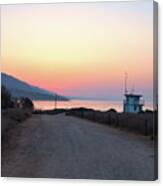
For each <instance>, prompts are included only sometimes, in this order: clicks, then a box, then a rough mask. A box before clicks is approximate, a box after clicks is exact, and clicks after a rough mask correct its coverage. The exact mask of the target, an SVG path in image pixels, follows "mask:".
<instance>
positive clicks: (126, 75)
mask: <svg viewBox="0 0 163 186" xmlns="http://www.w3.org/2000/svg"><path fill="white" fill-rule="evenodd" d="M127 79H128V74H127V72H125V87H124V92H125V94H127V93H128V91H127Z"/></svg>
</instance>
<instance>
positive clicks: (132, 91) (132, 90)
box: [131, 84, 135, 94]
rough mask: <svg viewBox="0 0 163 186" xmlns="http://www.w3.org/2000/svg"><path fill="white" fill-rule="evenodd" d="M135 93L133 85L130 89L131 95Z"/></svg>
mask: <svg viewBox="0 0 163 186" xmlns="http://www.w3.org/2000/svg"><path fill="white" fill-rule="evenodd" d="M134 92H135V85H134V84H133V85H132V89H131V94H133V93H134Z"/></svg>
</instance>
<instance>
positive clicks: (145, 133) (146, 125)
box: [144, 119, 148, 136]
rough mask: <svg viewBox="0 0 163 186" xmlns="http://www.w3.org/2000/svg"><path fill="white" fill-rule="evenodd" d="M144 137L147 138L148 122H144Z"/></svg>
mask: <svg viewBox="0 0 163 186" xmlns="http://www.w3.org/2000/svg"><path fill="white" fill-rule="evenodd" d="M144 135H145V136H148V120H147V119H146V120H145V131H144Z"/></svg>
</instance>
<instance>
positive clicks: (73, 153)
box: [1, 114, 154, 180]
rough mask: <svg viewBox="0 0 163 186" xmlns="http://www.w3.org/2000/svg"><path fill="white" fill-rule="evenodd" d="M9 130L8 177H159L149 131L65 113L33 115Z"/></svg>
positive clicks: (4, 151)
mask: <svg viewBox="0 0 163 186" xmlns="http://www.w3.org/2000/svg"><path fill="white" fill-rule="evenodd" d="M8 135H9V137H10V138H9V140H8V142H7V143H6V144H4V145H2V163H1V164H2V171H1V174H2V176H5V177H43V178H49V177H50V178H78V179H82V178H84V179H87V178H89V179H122V180H124V179H130V180H132V179H136V180H138V179H140V180H153V179H154V146H153V142H152V141H151V140H149V139H148V138H147V137H143V136H138V135H134V134H130V133H128V132H124V131H120V130H119V129H114V128H110V127H108V126H104V125H100V124H97V123H93V122H90V121H87V120H82V119H79V118H75V117H71V116H65V115H64V114H58V115H33V116H32V117H31V118H30V119H28V120H26V121H25V122H23V123H21V124H19V125H18V127H17V128H15V129H12V130H10V131H9V133H8Z"/></svg>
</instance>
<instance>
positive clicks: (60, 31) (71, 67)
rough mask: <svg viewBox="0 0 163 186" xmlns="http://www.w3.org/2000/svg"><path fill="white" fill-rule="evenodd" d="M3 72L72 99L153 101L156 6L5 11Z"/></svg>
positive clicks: (72, 5)
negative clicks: (130, 93) (138, 97)
mask: <svg viewBox="0 0 163 186" xmlns="http://www.w3.org/2000/svg"><path fill="white" fill-rule="evenodd" d="M1 49H2V50H1V54H2V62H3V63H2V71H3V72H6V73H8V74H10V75H13V76H15V77H17V78H19V79H22V80H24V81H27V82H29V83H31V84H33V85H37V86H39V87H42V88H45V89H48V90H50V91H54V92H58V93H60V94H63V95H68V96H81V97H92V98H99V99H102V98H104V99H112V100H118V99H121V98H122V96H123V89H124V72H128V76H129V80H128V89H129V90H130V89H132V87H133V86H134V87H135V92H136V93H141V94H143V95H144V97H145V99H146V100H148V101H149V100H151V101H152V90H153V2H152V1H150V0H149V1H138V2H123V3H122V2H121V3H120V2H105V3H56V4H22V5H20V4H19V5H18V4H17V5H3V6H2V7H1Z"/></svg>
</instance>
